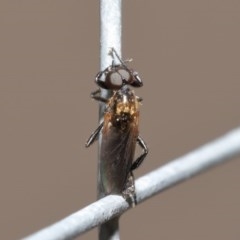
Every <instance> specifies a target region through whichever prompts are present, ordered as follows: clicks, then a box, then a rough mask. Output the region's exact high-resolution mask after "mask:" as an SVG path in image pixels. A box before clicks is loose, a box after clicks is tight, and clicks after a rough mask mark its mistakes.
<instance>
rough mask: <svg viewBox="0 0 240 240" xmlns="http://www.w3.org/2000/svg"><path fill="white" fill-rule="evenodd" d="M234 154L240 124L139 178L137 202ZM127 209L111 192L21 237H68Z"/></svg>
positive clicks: (28, 239)
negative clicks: (59, 219) (33, 232)
mask: <svg viewBox="0 0 240 240" xmlns="http://www.w3.org/2000/svg"><path fill="white" fill-rule="evenodd" d="M236 156H240V127H239V128H237V129H235V130H232V131H231V132H229V133H227V134H226V135H224V136H222V137H220V138H218V139H216V140H214V141H212V142H210V143H208V144H205V145H204V146H202V147H200V148H198V149H196V150H194V151H192V152H190V153H188V154H186V155H184V156H182V157H180V158H177V159H175V160H174V161H172V162H170V163H168V164H166V165H164V166H162V167H160V168H158V169H156V170H154V171H152V172H150V173H148V174H146V175H145V176H143V177H141V178H139V179H138V180H137V181H136V194H137V202H138V203H140V202H143V201H145V200H146V199H148V198H150V197H152V196H154V195H156V194H158V193H160V192H162V191H163V190H165V189H167V188H170V187H172V186H174V185H176V184H177V183H180V182H182V181H184V180H187V179H190V178H191V177H193V176H195V175H197V174H199V173H201V172H203V171H205V170H207V169H210V168H211V167H213V166H216V165H218V164H220V163H223V162H226V161H228V160H230V159H233V158H234V157H236ZM128 209H129V206H128V204H127V202H126V201H125V200H124V199H123V198H122V197H121V196H117V195H110V196H107V197H104V198H102V199H100V200H98V201H96V202H94V203H92V204H90V205H88V206H87V207H85V208H83V209H81V210H79V211H77V212H76V213H73V214H72V215H70V216H68V217H66V218H64V219H62V220H61V221H59V222H57V223H55V224H53V225H51V226H48V227H46V228H44V229H43V230H40V231H39V232H37V233H35V234H33V235H31V236H29V237H26V238H24V239H23V240H42V239H44V240H70V239H73V238H75V237H77V236H79V235H81V234H82V233H84V232H86V231H88V230H90V229H92V228H94V227H96V226H98V225H100V224H102V223H105V222H107V221H108V220H109V219H111V218H114V217H116V216H118V215H120V214H122V213H124V212H125V211H127V210H128Z"/></svg>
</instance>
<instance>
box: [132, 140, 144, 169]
mask: <svg viewBox="0 0 240 240" xmlns="http://www.w3.org/2000/svg"><path fill="white" fill-rule="evenodd" d="M137 143H138V144H139V146H140V147H141V148H142V149H143V153H142V154H141V155H140V156H139V157H138V158H137V159H136V160H135V161H134V162H133V164H132V166H131V171H133V170H135V169H136V168H138V167H139V166H140V165H141V163H142V162H143V160H144V158H145V157H146V156H147V154H148V147H147V145H146V143H145V142H144V141H143V139H142V138H141V137H140V136H138V138H137Z"/></svg>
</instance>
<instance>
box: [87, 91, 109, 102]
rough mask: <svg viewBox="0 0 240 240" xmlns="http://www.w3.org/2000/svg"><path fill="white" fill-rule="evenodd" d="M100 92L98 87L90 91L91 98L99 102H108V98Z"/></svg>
mask: <svg viewBox="0 0 240 240" xmlns="http://www.w3.org/2000/svg"><path fill="white" fill-rule="evenodd" d="M100 93H101V90H100V89H98V90H96V91H94V92H92V93H91V98H93V99H95V100H97V101H100V102H104V103H107V102H108V99H106V98H103V97H101V95H100Z"/></svg>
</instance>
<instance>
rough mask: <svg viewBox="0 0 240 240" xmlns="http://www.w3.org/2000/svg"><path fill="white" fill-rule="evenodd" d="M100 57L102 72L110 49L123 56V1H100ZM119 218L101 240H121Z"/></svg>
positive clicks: (104, 228) (101, 110)
mask: <svg viewBox="0 0 240 240" xmlns="http://www.w3.org/2000/svg"><path fill="white" fill-rule="evenodd" d="M100 24H101V25H100V27H101V29H100V34H101V36H100V41H101V43H100V44H101V48H100V56H101V64H100V65H101V70H103V69H105V68H106V67H108V66H109V65H110V64H111V63H112V57H111V56H110V55H109V54H108V53H109V50H110V48H112V47H114V48H115V50H116V51H117V52H118V54H119V55H120V56H121V35H122V34H121V31H122V1H121V0H100ZM101 95H102V97H104V98H109V96H110V95H111V92H109V91H107V90H104V89H102V92H101ZM104 108H105V106H104V105H103V104H100V107H99V120H100V121H101V122H102V117H103V113H104ZM101 142H102V141H101V135H100V136H99V151H101ZM98 156H99V157H98V198H101V197H104V193H103V192H102V190H101V187H100V179H101V172H100V162H101V159H100V154H98ZM119 239H120V236H119V217H116V218H114V219H112V220H111V221H109V222H107V223H105V224H103V225H101V226H100V227H99V240H119Z"/></svg>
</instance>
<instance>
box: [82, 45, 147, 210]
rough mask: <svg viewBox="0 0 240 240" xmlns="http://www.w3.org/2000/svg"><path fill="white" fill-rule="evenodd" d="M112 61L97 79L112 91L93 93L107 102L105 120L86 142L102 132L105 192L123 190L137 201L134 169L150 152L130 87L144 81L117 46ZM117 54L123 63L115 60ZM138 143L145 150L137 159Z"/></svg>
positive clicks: (101, 185) (128, 197)
mask: <svg viewBox="0 0 240 240" xmlns="http://www.w3.org/2000/svg"><path fill="white" fill-rule="evenodd" d="M111 54H112V57H113V62H112V65H110V66H109V67H107V68H106V69H105V70H103V71H101V72H99V73H98V74H97V76H96V83H97V85H98V86H99V87H101V88H104V89H108V90H112V91H113V95H112V97H110V98H109V99H105V98H103V97H101V95H100V89H99V90H97V91H95V92H93V93H92V95H91V96H92V98H94V99H95V100H98V101H101V102H104V103H106V109H105V113H104V119H103V122H102V123H100V125H99V127H98V128H97V129H96V130H95V131H94V132H93V133H92V134H91V136H90V138H89V139H88V141H87V143H86V147H89V146H90V145H91V144H92V143H93V142H94V141H95V140H96V139H97V138H98V136H99V134H100V133H101V134H102V138H101V139H102V142H101V149H100V159H101V162H100V172H101V179H100V188H101V189H100V192H102V193H103V196H104V195H108V194H122V196H123V197H124V198H125V199H126V200H128V201H131V205H133V206H134V205H135V204H136V194H135V186H134V177H133V174H132V171H133V170H135V169H136V168H138V167H139V166H140V164H141V163H142V162H143V160H144V158H145V157H146V155H147V153H148V148H147V146H146V144H145V143H144V141H143V139H142V138H141V137H140V136H139V131H138V126H139V102H140V101H141V100H142V99H141V98H139V97H137V96H136V95H135V94H134V92H133V90H131V89H130V88H129V86H132V87H141V86H142V85H143V83H142V81H141V79H140V78H139V76H138V73H137V72H135V71H133V70H132V69H129V68H128V67H127V65H126V64H125V62H124V61H122V59H121V58H120V57H119V55H118V54H117V52H116V51H115V49H114V48H112V50H111ZM114 54H115V56H116V57H117V58H118V60H119V61H120V64H115V63H114ZM136 143H138V144H139V146H140V147H141V148H142V149H143V153H142V154H141V155H140V156H139V157H138V158H137V159H136V160H135V161H133V159H134V153H135V147H136Z"/></svg>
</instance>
